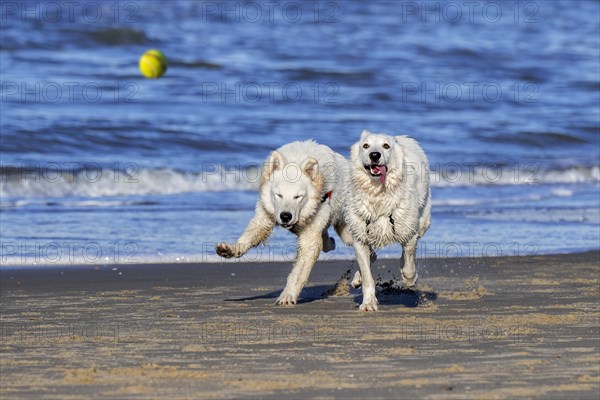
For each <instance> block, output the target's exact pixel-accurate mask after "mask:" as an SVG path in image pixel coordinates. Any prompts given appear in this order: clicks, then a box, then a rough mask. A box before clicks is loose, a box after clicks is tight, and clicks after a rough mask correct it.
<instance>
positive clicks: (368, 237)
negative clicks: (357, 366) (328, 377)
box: [343, 130, 431, 311]
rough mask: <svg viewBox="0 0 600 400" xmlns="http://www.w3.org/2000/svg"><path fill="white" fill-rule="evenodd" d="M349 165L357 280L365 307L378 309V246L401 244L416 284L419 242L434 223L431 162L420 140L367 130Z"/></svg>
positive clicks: (348, 213)
mask: <svg viewBox="0 0 600 400" xmlns="http://www.w3.org/2000/svg"><path fill="white" fill-rule="evenodd" d="M350 165H351V167H350V168H351V172H350V174H351V178H350V185H349V186H348V189H347V192H346V193H345V196H346V201H345V207H344V210H343V211H344V213H345V219H346V223H347V224H348V229H349V230H350V232H351V234H352V237H353V242H354V243H353V245H354V250H355V252H356V259H357V261H358V265H359V268H360V274H359V273H357V274H356V276H355V278H354V280H353V282H352V283H353V285H354V286H355V287H358V286H360V285H361V284H362V287H363V289H362V291H363V302H362V304H361V305H360V310H363V311H375V310H377V309H378V307H377V304H378V303H377V298H376V296H375V282H374V280H373V277H372V275H371V265H370V261H371V260H370V258H374V257H373V256H374V252H373V251H374V249H377V248H380V247H383V246H387V245H389V244H392V243H401V244H402V248H403V251H402V260H401V265H400V273H401V276H402V280H403V281H404V283H405V284H406V285H407V286H408V287H413V286H414V285H415V284H416V283H417V278H418V275H417V271H416V268H415V253H416V249H417V241H418V240H419V238H421V236H423V235H424V234H425V232H426V231H427V229H428V228H429V224H430V215H431V197H430V193H429V165H428V161H427V157H426V156H425V153H424V152H423V150H422V149H421V148H420V147H419V144H418V143H417V142H416V141H415V140H413V139H410V138H408V137H406V136H389V135H384V134H374V133H370V132H369V131H367V130H365V131H363V132H362V135H361V137H360V140H359V141H358V142H357V143H355V144H354V145H353V146H352V148H351V151H350ZM361 275H362V276H361Z"/></svg>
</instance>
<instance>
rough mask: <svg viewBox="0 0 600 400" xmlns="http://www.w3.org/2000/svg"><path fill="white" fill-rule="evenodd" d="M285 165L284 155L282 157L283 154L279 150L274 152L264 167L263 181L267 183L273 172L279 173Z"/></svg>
mask: <svg viewBox="0 0 600 400" xmlns="http://www.w3.org/2000/svg"><path fill="white" fill-rule="evenodd" d="M284 164H285V159H284V158H283V155H281V153H279V152H278V151H277V150H276V151H274V152H272V153H271V155H270V156H269V159H268V160H267V161H266V162H265V165H264V166H263V174H262V181H263V182H267V181H268V180H269V177H270V176H271V175H272V174H273V172H275V171H277V170H278V169H282V168H283V165H284Z"/></svg>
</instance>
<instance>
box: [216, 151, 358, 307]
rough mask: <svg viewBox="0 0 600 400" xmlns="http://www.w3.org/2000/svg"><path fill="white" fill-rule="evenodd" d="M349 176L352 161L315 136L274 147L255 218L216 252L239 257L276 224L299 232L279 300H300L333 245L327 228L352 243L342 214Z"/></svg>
mask: <svg viewBox="0 0 600 400" xmlns="http://www.w3.org/2000/svg"><path fill="white" fill-rule="evenodd" d="M349 174H350V173H349V165H348V160H346V159H345V158H344V157H343V156H342V155H341V154H338V153H336V152H334V151H333V150H331V149H330V148H329V147H327V146H325V145H322V144H318V143H316V142H314V141H312V140H307V141H302V142H292V143H289V144H286V145H284V146H282V147H280V148H279V149H277V150H275V151H273V152H272V153H271V155H270V156H269V158H268V159H267V160H266V161H265V163H264V166H263V172H262V177H261V183H260V195H259V199H258V202H257V203H256V209H255V210H256V211H255V215H254V217H253V218H252V220H251V221H250V223H249V224H248V226H247V227H246V230H245V231H244V233H242V235H241V236H240V237H239V238H238V240H237V241H236V243H232V244H230V243H225V242H221V243H219V244H217V245H216V247H215V251H216V253H217V254H218V255H220V256H221V257H224V258H231V257H241V256H243V255H244V254H246V253H247V252H248V250H250V249H251V248H252V247H255V246H258V245H259V244H260V243H262V242H264V241H265V240H266V239H267V238H268V237H269V235H270V234H271V232H272V231H273V228H274V227H275V226H277V225H279V226H281V227H282V228H284V229H287V230H288V231H290V232H292V233H294V234H296V235H297V236H298V241H297V243H298V245H297V249H298V250H297V253H296V260H295V262H294V267H293V268H292V272H291V273H290V274H289V276H288V279H287V284H286V286H285V288H284V289H283V291H282V292H281V295H280V296H279V298H278V299H277V303H276V304H277V305H293V304H296V301H297V299H298V296H299V295H300V292H301V291H302V288H303V287H304V285H305V284H306V282H307V281H308V276H309V274H310V271H311V270H312V267H313V265H314V264H315V262H316V261H317V258H318V257H319V254H320V252H321V251H326V252H327V251H332V250H334V249H335V241H334V239H333V238H331V237H329V234H328V232H327V229H328V228H329V226H330V225H333V227H334V229H335V230H336V232H337V233H338V235H339V236H340V238H341V239H342V240H343V241H344V242H345V243H347V244H350V243H351V240H352V236H351V235H350V232H349V231H348V230H347V228H346V223H345V221H344V219H343V218H342V205H343V199H342V194H343V193H344V189H343V188H344V187H345V186H346V185H347V183H346V180H347V178H348V176H349Z"/></svg>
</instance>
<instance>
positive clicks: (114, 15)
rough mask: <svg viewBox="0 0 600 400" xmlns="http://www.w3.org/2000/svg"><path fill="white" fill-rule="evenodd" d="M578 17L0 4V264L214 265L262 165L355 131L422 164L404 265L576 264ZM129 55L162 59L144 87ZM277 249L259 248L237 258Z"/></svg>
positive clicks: (596, 139)
mask: <svg viewBox="0 0 600 400" xmlns="http://www.w3.org/2000/svg"><path fill="white" fill-rule="evenodd" d="M599 7H600V6H599V3H598V2H596V1H578V2H571V1H523V2H521V1H517V2H500V1H480V2H460V1H459V2H452V1H450V2H436V1H426V2H413V1H372V2H364V1H312V2H311V1H302V2H300V1H279V2H276V3H268V2H266V3H261V2H248V1H235V0H234V1H226V2H220V1H185V0H179V1H168V2H162V1H123V2H114V1H106V2H104V1H100V2H83V3H69V2H66V3H61V2H44V1H34V2H20V1H14V2H12V1H7V2H2V3H1V4H0V12H1V21H0V24H1V25H0V26H1V37H0V68H1V88H0V89H1V90H0V95H1V101H0V106H1V114H0V134H1V135H0V152H1V153H0V154H1V160H0V164H1V165H0V178H1V179H0V196H1V202H0V223H1V242H2V243H1V246H0V248H1V254H0V256H1V262H2V265H33V264H81V263H83V264H100V263H103V264H108V263H130V262H189V261H195V262H202V261H213V260H216V259H217V257H216V256H215V255H214V252H213V246H214V244H215V243H216V242H219V241H222V240H227V241H232V240H235V238H236V237H237V236H238V235H239V234H240V233H241V232H242V230H243V229H244V227H245V225H246V223H247V222H248V220H249V219H250V218H251V216H252V215H253V209H254V205H255V202H256V197H257V195H256V187H257V175H258V171H259V168H260V164H261V163H262V162H263V160H264V159H265V157H266V156H267V155H268V153H269V152H270V151H271V150H273V149H275V148H277V147H279V146H281V145H282V144H285V143H287V142H290V141H293V140H301V139H308V138H313V139H315V140H317V141H319V142H321V143H324V144H326V145H328V146H330V147H332V148H333V149H334V150H336V151H338V152H340V153H342V154H344V155H348V149H349V147H350V145H351V144H352V143H353V142H354V141H356V140H357V139H358V137H359V134H360V132H361V131H362V130H363V129H369V130H371V131H374V132H388V133H391V134H408V135H410V136H412V137H415V138H416V139H417V140H419V142H420V143H421V144H422V146H423V148H424V149H425V151H426V152H427V154H428V156H429V159H430V162H431V166H432V170H433V173H432V177H431V178H432V181H433V189H432V196H433V210H432V213H433V214H432V226H431V228H430V230H429V232H428V233H427V235H426V236H425V237H424V238H423V240H422V241H421V245H420V248H419V253H420V256H423V257H444V256H495V255H529V254H541V253H553V252H572V251H578V250H584V249H592V248H598V247H600V246H599V244H598V243H599V239H600V211H599V206H600V61H599V60H600V8H599ZM150 48H157V49H160V50H161V51H163V53H164V54H165V55H166V56H167V58H168V59H169V69H168V71H167V73H166V75H165V76H164V77H162V78H160V79H157V80H148V79H144V78H143V77H142V76H141V75H140V73H139V71H138V67H137V62H138V59H139V57H140V55H141V54H143V53H144V51H146V50H147V49H150ZM339 242H340V241H339V240H338V244H339ZM294 251H295V246H294V237H293V236H292V235H290V234H289V233H287V232H283V231H281V230H277V231H276V232H275V233H274V235H273V236H272V238H271V240H270V241H269V243H268V244H267V245H266V246H263V247H260V248H257V249H254V250H253V251H252V252H250V253H249V254H248V255H247V256H246V257H244V258H243V260H245V261H265V260H269V259H279V260H280V259H291V258H293V254H294ZM400 251H401V249H400V248H399V246H396V247H394V246H392V247H390V248H388V249H385V250H384V251H382V252H381V254H380V256H382V257H394V256H396V257H397V256H398V255H399V254H400ZM352 253H353V252H352V249H351V248H349V247H346V246H343V245H340V246H339V247H338V249H337V250H336V251H334V252H332V253H327V254H323V255H322V258H323V259H330V258H347V259H350V258H352V256H353V254H352ZM232 262H235V261H232Z"/></svg>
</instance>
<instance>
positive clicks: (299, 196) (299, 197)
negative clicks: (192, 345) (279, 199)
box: [294, 194, 302, 200]
mask: <svg viewBox="0 0 600 400" xmlns="http://www.w3.org/2000/svg"><path fill="white" fill-rule="evenodd" d="M301 198H302V195H301V194H299V195H298V196H294V200H298V199H301Z"/></svg>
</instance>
